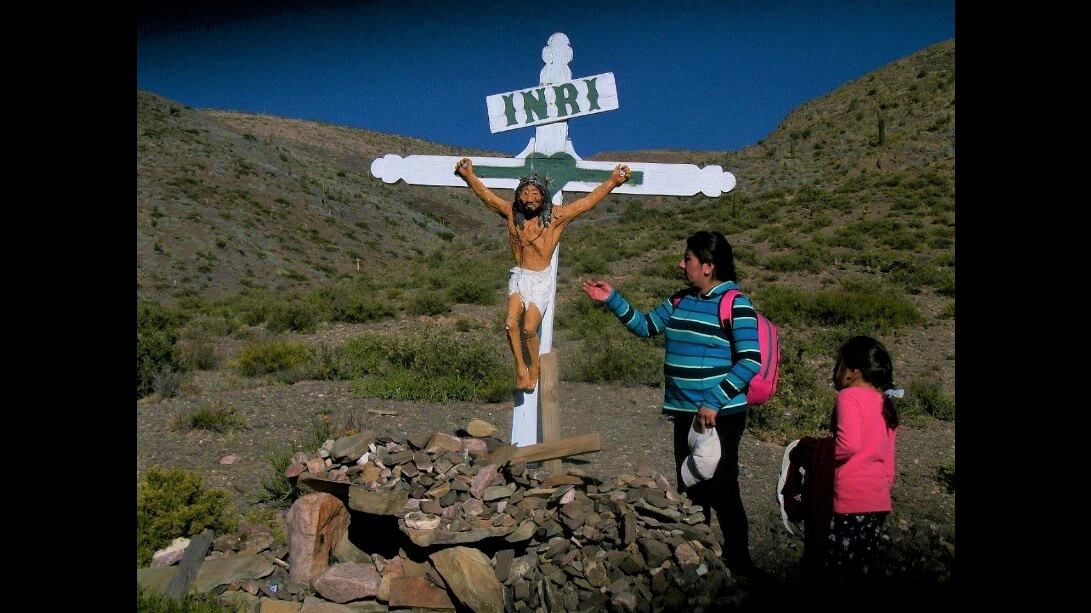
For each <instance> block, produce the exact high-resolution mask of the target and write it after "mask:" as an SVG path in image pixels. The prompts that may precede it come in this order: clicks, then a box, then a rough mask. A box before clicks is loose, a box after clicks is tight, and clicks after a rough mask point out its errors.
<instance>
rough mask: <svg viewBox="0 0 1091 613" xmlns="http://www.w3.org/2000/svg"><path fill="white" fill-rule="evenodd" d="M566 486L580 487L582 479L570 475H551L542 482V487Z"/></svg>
mask: <svg viewBox="0 0 1091 613" xmlns="http://www.w3.org/2000/svg"><path fill="white" fill-rule="evenodd" d="M566 484H570V485H581V484H583V479H580V478H579V477H575V476H572V475H553V476H551V477H549V478H548V479H546V480H545V481H542V487H557V486H558V485H566Z"/></svg>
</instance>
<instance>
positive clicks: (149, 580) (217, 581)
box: [136, 554, 274, 592]
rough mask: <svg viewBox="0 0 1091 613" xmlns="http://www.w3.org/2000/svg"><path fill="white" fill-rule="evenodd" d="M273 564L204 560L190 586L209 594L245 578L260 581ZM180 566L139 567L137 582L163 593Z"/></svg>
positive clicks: (243, 558) (256, 558) (250, 558)
mask: <svg viewBox="0 0 1091 613" xmlns="http://www.w3.org/2000/svg"><path fill="white" fill-rule="evenodd" d="M273 569H274V565H273V563H272V562H270V561H269V560H268V559H266V558H265V557H264V556H260V555H241V554H240V555H235V556H229V557H220V558H212V559H206V560H205V561H204V562H202V563H201V567H200V568H199V569H198V570H197V576H196V578H194V579H193V583H191V584H190V589H191V590H193V591H196V592H209V591H212V589H213V588H216V587H219V586H221V585H227V584H229V583H233V582H236V581H238V582H242V581H245V580H247V579H261V578H262V577H265V576H268V575H270V574H272V572H273ZM178 570H179V567H177V566H168V567H166V568H138V569H136V581H137V583H140V584H142V585H144V586H145V587H147V588H150V589H154V590H156V591H159V592H163V591H165V590H166V589H167V585H168V584H169V583H170V580H171V578H173V577H174V575H175V574H177V573H178Z"/></svg>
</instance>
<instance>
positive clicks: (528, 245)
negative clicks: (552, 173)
mask: <svg viewBox="0 0 1091 613" xmlns="http://www.w3.org/2000/svg"><path fill="white" fill-rule="evenodd" d="M455 173H457V174H458V175H459V176H460V177H462V178H463V179H465V181H466V182H467V183H468V184H469V185H470V187H471V188H472V189H473V190H474V193H475V194H477V197H478V198H480V199H481V201H482V202H484V203H485V206H486V207H488V208H489V209H490V210H492V211H494V212H496V213H497V214H499V215H500V216H501V217H503V218H504V219H506V220H507V222H508V241H509V242H510V243H511V254H512V255H513V256H514V257H515V267H514V268H512V269H511V277H510V278H509V280H508V312H507V319H506V321H505V325H506V327H507V330H508V341H509V342H510V343H511V352H512V355H514V356H515V387H516V389H519V390H522V391H524V392H533V391H534V388H535V386H536V385H537V383H538V372H539V368H540V364H539V361H538V325H539V324H541V322H542V312H543V311H544V310H545V308H546V305H547V303H548V302H549V296H550V289H551V288H550V282H551V280H552V272H553V271H552V270H550V263H551V261H552V259H553V250H554V249H556V248H557V243H558V242H559V241H560V240H561V234H562V233H563V232H564V229H565V227H566V226H567V225H568V222H570V221H572V220H573V219H575V218H577V217H579V216H580V215H582V214H584V213H586V212H587V211H590V210H591V209H592V208H594V207H595V205H597V204H598V203H599V202H601V201H602V199H603V198H605V197H606V194H609V193H610V192H611V191H613V190H614V188H616V187H617V186H619V185H621V184H622V183H625V182H626V181H628V180H629V177H630V176H632V171H630V170H629V167H628V166H626V165H624V164H618V165H617V166H616V167H615V168H614V171H613V172H612V173H611V174H610V177H609V178H607V179H606V180H605V181H603V182H602V184H601V185H599V186H598V187H596V188H595V189H594V190H593V191H592V192H591V193H589V194H587V195H586V196H584V197H583V198H580V199H579V200H576V201H574V202H572V203H570V204H566V205H563V206H558V207H557V208H553V204H552V201H551V194H550V192H549V184H548V180H547V179H546V178H545V177H542V176H539V175H538V174H531V175H528V176H525V177H523V178H522V179H520V181H519V186H518V187H517V188H515V201H514V202H508V201H507V200H504V199H503V198H501V197H499V196H497V195H496V194H494V193H493V192H492V191H491V190H490V189H489V188H487V187H485V184H484V183H482V182H481V179H479V178H477V176H476V175H474V165H473V162H471V161H470V159H469V158H462V159H461V160H460V161H459V162H458V164H456V165H455ZM520 320H522V325H520ZM524 349H525V350H526V352H527V356H528V357H527V359H525V360H524V358H523V351H524Z"/></svg>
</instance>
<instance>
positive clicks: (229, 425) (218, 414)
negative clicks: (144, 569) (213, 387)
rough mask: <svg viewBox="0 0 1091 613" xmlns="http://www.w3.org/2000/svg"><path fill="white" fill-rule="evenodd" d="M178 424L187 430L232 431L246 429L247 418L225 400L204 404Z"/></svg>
mask: <svg viewBox="0 0 1091 613" xmlns="http://www.w3.org/2000/svg"><path fill="white" fill-rule="evenodd" d="M177 426H178V427H179V428H182V429H186V430H208V431H210V432H230V431H231V430H245V429H246V419H245V418H244V417H243V416H242V415H241V414H239V411H238V410H237V409H235V408H233V407H229V406H227V405H225V404H224V403H223V401H216V402H213V403H211V404H202V405H201V406H199V407H198V408H197V409H196V410H194V411H193V412H192V413H190V414H188V415H185V416H183V417H182V418H181V419H179V421H178V424H177Z"/></svg>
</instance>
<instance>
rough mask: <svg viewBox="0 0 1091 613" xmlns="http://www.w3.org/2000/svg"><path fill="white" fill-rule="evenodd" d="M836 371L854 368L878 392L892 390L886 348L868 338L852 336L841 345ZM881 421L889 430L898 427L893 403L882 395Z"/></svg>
mask: <svg viewBox="0 0 1091 613" xmlns="http://www.w3.org/2000/svg"><path fill="white" fill-rule="evenodd" d="M834 368H835V369H836V370H840V369H841V368H855V369H859V370H860V375H861V376H862V377H863V378H864V381H867V382H868V383H870V384H872V385H874V386H875V387H876V388H877V389H878V390H879V391H881V392H885V391H887V390H892V389H894V365H893V363H892V362H891V361H890V354H889V353H887V351H886V347H883V344H882V343H880V342H879V341H877V340H875V339H873V338H871V337H870V336H854V337H852V338H850V339H849V340H847V341H845V344H844V345H841V350H840V351H838V352H837V365H836V366H834ZM883 419H884V420H886V427H887V428H890V429H891V430H893V429H895V428H897V427H898V411H897V410H895V409H894V401H893V400H892V399H891V398H890V396H887V395H886V394H883Z"/></svg>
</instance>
